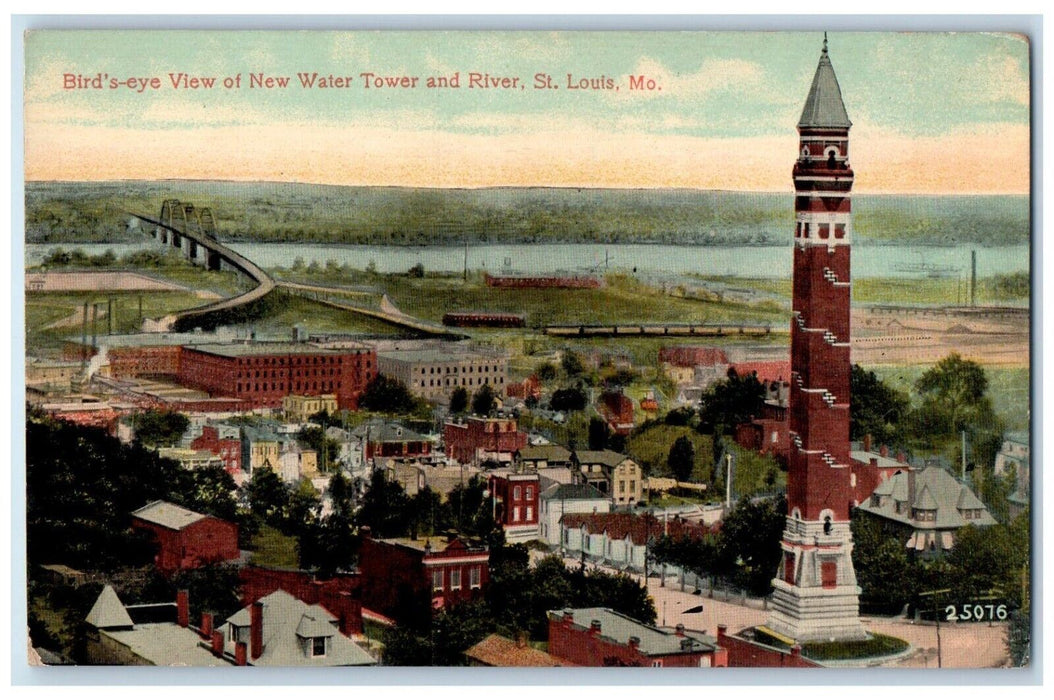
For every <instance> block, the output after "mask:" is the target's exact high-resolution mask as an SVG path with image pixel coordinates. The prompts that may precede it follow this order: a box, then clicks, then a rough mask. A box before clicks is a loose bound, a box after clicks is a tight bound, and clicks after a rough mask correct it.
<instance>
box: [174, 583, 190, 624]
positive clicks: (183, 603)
mask: <svg viewBox="0 0 1054 700" xmlns="http://www.w3.org/2000/svg"><path fill="white" fill-rule="evenodd" d="M176 624H178V625H179V626H180V627H186V626H187V625H188V624H190V594H189V593H188V592H187V591H185V590H181V591H176Z"/></svg>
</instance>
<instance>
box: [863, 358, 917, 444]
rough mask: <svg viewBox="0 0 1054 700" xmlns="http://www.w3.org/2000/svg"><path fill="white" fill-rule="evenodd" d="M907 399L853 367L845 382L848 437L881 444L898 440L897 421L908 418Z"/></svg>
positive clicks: (872, 375)
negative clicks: (847, 385) (872, 439)
mask: <svg viewBox="0 0 1054 700" xmlns="http://www.w3.org/2000/svg"><path fill="white" fill-rule="evenodd" d="M910 408H911V402H910V401H909V399H908V397H907V396H906V395H905V394H904V393H902V392H899V391H897V390H895V389H893V388H892V387H890V386H889V385H888V384H886V383H885V382H883V381H882V380H880V379H879V378H878V375H876V374H875V373H874V372H869V371H867V370H865V369H864V368H863V367H861V366H860V365H853V367H852V373H851V375H850V379H849V437H850V439H852V440H861V439H863V437H864V436H865V435H871V436H872V437H873V438H874V439H875V440H877V441H878V442H880V443H883V444H890V443H894V442H896V441H897V440H898V439H900V438H901V437H902V434H903V430H902V429H901V421H902V420H903V419H904V417H905V416H906V415H907V414H908V411H909V409H910Z"/></svg>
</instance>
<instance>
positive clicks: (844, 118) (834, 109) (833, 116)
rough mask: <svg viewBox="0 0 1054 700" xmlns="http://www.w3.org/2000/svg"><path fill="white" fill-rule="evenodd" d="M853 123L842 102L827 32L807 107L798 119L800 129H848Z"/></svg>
mask: <svg viewBox="0 0 1054 700" xmlns="http://www.w3.org/2000/svg"><path fill="white" fill-rule="evenodd" d="M852 125H853V123H852V122H851V121H849V114H848V113H847V112H846V111H845V103H844V102H842V89H841V88H840V87H839V86H838V78H837V76H835V74H834V66H832V65H831V58H830V57H829V56H828V55H827V34H826V33H824V37H823V50H822V51H820V63H819V65H817V66H816V74H815V75H814V76H813V78H812V87H811V88H810V89H809V96H808V97H807V98H806V99H805V109H803V110H802V113H801V119H799V120H798V128H799V129H848V128H849V127H851V126H852Z"/></svg>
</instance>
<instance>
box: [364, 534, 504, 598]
mask: <svg viewBox="0 0 1054 700" xmlns="http://www.w3.org/2000/svg"><path fill="white" fill-rule="evenodd" d="M359 571H360V572H361V574H362V602H363V605H365V606H366V607H368V608H370V609H371V610H376V611H377V612H380V613H382V614H384V615H388V616H395V615H396V614H397V613H398V612H399V611H400V610H402V611H404V612H405V611H406V610H407V609H411V608H412V607H413V606H415V605H424V606H427V605H431V607H432V608H433V609H435V610H438V609H441V608H443V607H445V606H448V605H453V604H454V603H458V602H461V601H463V600H470V599H472V598H475V597H477V596H479V595H481V594H482V589H483V587H484V586H486V585H487V582H488V581H489V580H490V552H489V551H488V550H487V547H486V545H481V544H475V543H472V542H469V541H467V540H462V539H461V538H459V537H454V538H452V539H449V540H448V539H446V538H444V537H419V538H417V539H413V538H408V537H401V538H393V539H374V538H373V536H372V535H371V533H370V531H369V528H363V532H362V549H361V551H360V553H359Z"/></svg>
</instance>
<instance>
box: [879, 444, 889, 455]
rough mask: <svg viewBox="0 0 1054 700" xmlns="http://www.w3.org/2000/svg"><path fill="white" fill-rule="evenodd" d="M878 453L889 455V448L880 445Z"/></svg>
mask: <svg viewBox="0 0 1054 700" xmlns="http://www.w3.org/2000/svg"><path fill="white" fill-rule="evenodd" d="M878 454H880V455H882V456H883V457H888V456H889V448H888V447H886V446H885V445H882V447H879V448H878Z"/></svg>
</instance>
